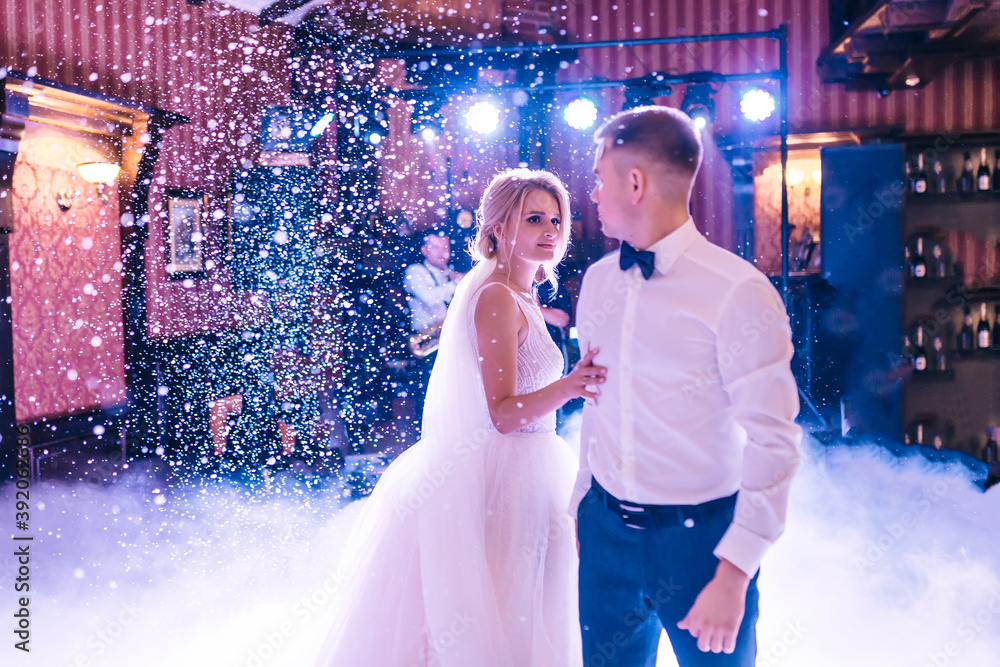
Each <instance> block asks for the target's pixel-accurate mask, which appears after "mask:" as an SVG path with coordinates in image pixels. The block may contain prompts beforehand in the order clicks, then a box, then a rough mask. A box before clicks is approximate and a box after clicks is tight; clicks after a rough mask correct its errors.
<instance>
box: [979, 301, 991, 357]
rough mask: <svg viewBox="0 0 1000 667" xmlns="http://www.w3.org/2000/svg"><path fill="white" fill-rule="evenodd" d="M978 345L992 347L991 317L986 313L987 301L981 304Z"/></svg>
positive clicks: (985, 348)
mask: <svg viewBox="0 0 1000 667" xmlns="http://www.w3.org/2000/svg"><path fill="white" fill-rule="evenodd" d="M976 347H978V348H979V349H980V350H988V349H990V319H989V317H988V316H987V315H986V302H985V301H983V302H982V303H981V304H980V305H979V326H978V327H976Z"/></svg>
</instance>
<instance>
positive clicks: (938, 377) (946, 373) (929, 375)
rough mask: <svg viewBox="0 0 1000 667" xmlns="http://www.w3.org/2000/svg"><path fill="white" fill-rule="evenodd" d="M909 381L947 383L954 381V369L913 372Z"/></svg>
mask: <svg viewBox="0 0 1000 667" xmlns="http://www.w3.org/2000/svg"><path fill="white" fill-rule="evenodd" d="M910 379H911V380H917V381H921V382H948V381H950V380H954V379H955V369H954V368H949V369H947V370H943V371H936V370H926V371H913V375H912V376H911V377H910Z"/></svg>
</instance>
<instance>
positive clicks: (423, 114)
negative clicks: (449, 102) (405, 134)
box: [410, 98, 444, 141]
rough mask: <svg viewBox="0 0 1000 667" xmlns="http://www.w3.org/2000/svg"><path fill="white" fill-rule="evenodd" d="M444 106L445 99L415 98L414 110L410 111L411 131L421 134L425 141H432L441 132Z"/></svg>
mask: <svg viewBox="0 0 1000 667" xmlns="http://www.w3.org/2000/svg"><path fill="white" fill-rule="evenodd" d="M442 106H444V100H442V99H440V98H430V99H415V100H413V111H412V112H411V113H410V132H412V133H413V134H417V135H420V137H421V138H422V139H423V140H424V141H431V140H432V139H434V138H436V137H437V136H438V135H439V134H441V107H442Z"/></svg>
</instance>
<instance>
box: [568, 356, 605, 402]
mask: <svg viewBox="0 0 1000 667" xmlns="http://www.w3.org/2000/svg"><path fill="white" fill-rule="evenodd" d="M598 352H600V350H588V351H587V354H585V355H583V358H582V359H580V361H578V362H577V364H576V366H574V367H573V370H571V371H570V372H569V373H567V375H566V377H564V378H563V381H564V382H565V383H566V387H567V389H568V391H569V398H571V399H573V398H577V397H578V396H581V397H583V398H593V399H594V400H597V398H598V397H599V396H600V395H601V392H599V391H590V390H589V389H587V386H588V385H599V384H602V383H604V381H605V380H606V379H607V377H606V376H607V374H608V369H607V368H606V367H604V366H597V365H595V364H594V357H596V356H597V353H598Z"/></svg>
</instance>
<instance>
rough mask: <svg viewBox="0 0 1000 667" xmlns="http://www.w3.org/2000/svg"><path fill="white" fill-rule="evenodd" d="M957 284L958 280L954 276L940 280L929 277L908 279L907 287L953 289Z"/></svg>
mask: <svg viewBox="0 0 1000 667" xmlns="http://www.w3.org/2000/svg"><path fill="white" fill-rule="evenodd" d="M956 284H957V279H956V278H955V277H954V276H945V277H944V278H938V277H936V276H928V277H927V278H907V279H906V286H907V287H951V286H952V285H956Z"/></svg>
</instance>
